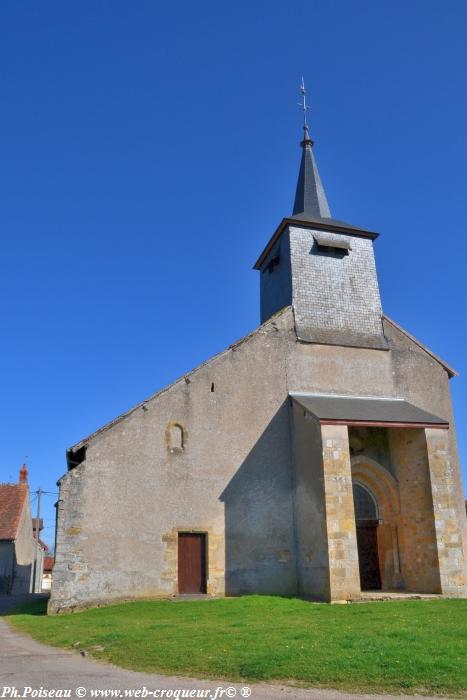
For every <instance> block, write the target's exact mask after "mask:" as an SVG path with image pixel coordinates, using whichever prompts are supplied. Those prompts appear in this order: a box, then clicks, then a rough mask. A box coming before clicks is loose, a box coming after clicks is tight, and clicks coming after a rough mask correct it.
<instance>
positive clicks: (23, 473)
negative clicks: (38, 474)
mask: <svg viewBox="0 0 467 700" xmlns="http://www.w3.org/2000/svg"><path fill="white" fill-rule="evenodd" d="M19 483H20V484H27V483H28V468H27V466H26V464H23V466H22V467H21V469H20V470H19Z"/></svg>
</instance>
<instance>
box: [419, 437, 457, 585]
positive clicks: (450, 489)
mask: <svg viewBox="0 0 467 700" xmlns="http://www.w3.org/2000/svg"><path fill="white" fill-rule="evenodd" d="M425 438H426V445H427V451H428V466H429V475H430V483H431V494H432V501H433V513H434V525H435V531H436V543H437V553H438V562H439V573H440V579H441V591H442V593H443V594H444V595H449V596H456V597H458V596H465V595H466V594H467V588H466V584H467V582H466V581H465V579H464V560H463V547H462V544H463V542H462V529H461V525H460V522H459V518H458V513H457V509H456V501H457V499H456V495H457V494H456V474H455V468H454V467H453V465H452V463H451V459H450V456H449V443H448V434H447V431H446V430H436V429H433V428H430V429H427V430H425Z"/></svg>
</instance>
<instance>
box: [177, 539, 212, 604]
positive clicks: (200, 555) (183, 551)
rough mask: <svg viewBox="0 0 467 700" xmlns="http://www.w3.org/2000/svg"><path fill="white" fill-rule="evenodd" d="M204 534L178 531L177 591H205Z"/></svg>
mask: <svg viewBox="0 0 467 700" xmlns="http://www.w3.org/2000/svg"><path fill="white" fill-rule="evenodd" d="M206 578H207V577H206V535H203V534H201V533H197V532H179V533H178V592H179V593H206Z"/></svg>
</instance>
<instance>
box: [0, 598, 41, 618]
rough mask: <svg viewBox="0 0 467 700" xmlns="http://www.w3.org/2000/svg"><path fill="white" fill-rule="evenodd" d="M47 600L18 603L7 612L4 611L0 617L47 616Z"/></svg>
mask: <svg viewBox="0 0 467 700" xmlns="http://www.w3.org/2000/svg"><path fill="white" fill-rule="evenodd" d="M47 602H48V599H47V598H39V599H38V600H31V601H28V602H25V603H19V604H18V605H14V606H13V607H11V608H8V609H7V610H4V611H3V612H2V613H1V615H2V616H3V617H10V616H11V615H35V616H38V615H47Z"/></svg>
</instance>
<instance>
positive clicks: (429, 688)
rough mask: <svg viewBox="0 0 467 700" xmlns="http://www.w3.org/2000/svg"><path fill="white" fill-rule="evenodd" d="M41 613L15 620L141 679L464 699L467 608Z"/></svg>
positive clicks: (453, 604) (276, 605) (160, 604)
mask: <svg viewBox="0 0 467 700" xmlns="http://www.w3.org/2000/svg"><path fill="white" fill-rule="evenodd" d="M34 606H35V607H34ZM44 607H45V606H44V603H43V602H42V601H40V602H38V603H35V604H33V605H32V606H31V605H29V606H24V607H23V608H21V609H17V611H15V614H14V615H13V616H11V617H10V618H9V619H10V621H11V622H12V623H13V625H14V626H15V627H16V628H17V629H19V630H20V631H24V632H27V633H29V634H31V635H32V636H33V637H35V638H36V639H38V640H40V641H42V642H45V643H47V644H52V645H54V646H61V647H67V648H71V647H72V645H73V644H76V643H77V642H79V643H80V647H79V648H80V649H87V650H88V651H89V652H90V654H92V655H94V656H96V657H98V658H102V659H105V660H108V661H110V662H112V663H114V664H117V665H119V666H123V667H125V668H131V669H134V670H138V671H153V672H162V673H167V674H178V675H185V676H193V677H212V678H228V679H232V680H237V679H245V680H259V679H261V680H273V679H277V680H278V679H281V680H285V679H289V680H294V681H298V682H301V683H306V684H314V685H322V686H328V687H335V688H346V689H349V690H352V689H357V688H358V689H362V690H370V691H373V692H376V691H377V690H380V691H383V692H384V691H388V692H389V691H405V692H407V691H409V692H415V691H416V690H418V691H421V692H425V693H439V694H443V693H444V694H447V693H450V694H453V693H454V694H461V695H465V696H467V601H462V600H438V601H403V602H389V603H365V604H358V605H342V606H331V605H317V604H310V603H307V602H304V601H301V600H297V599H286V598H278V597H266V596H248V597H243V598H235V599H225V600H212V601H186V602H179V603H175V602H170V601H142V602H136V603H127V604H124V605H115V606H111V607H107V608H99V609H95V610H89V611H86V612H82V613H75V614H72V615H60V616H55V617H46V616H44V615H43V612H44ZM20 610H21V613H20ZM97 645H102V646H103V647H104V650H103V651H96V650H93V649H92V647H93V646H97Z"/></svg>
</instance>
